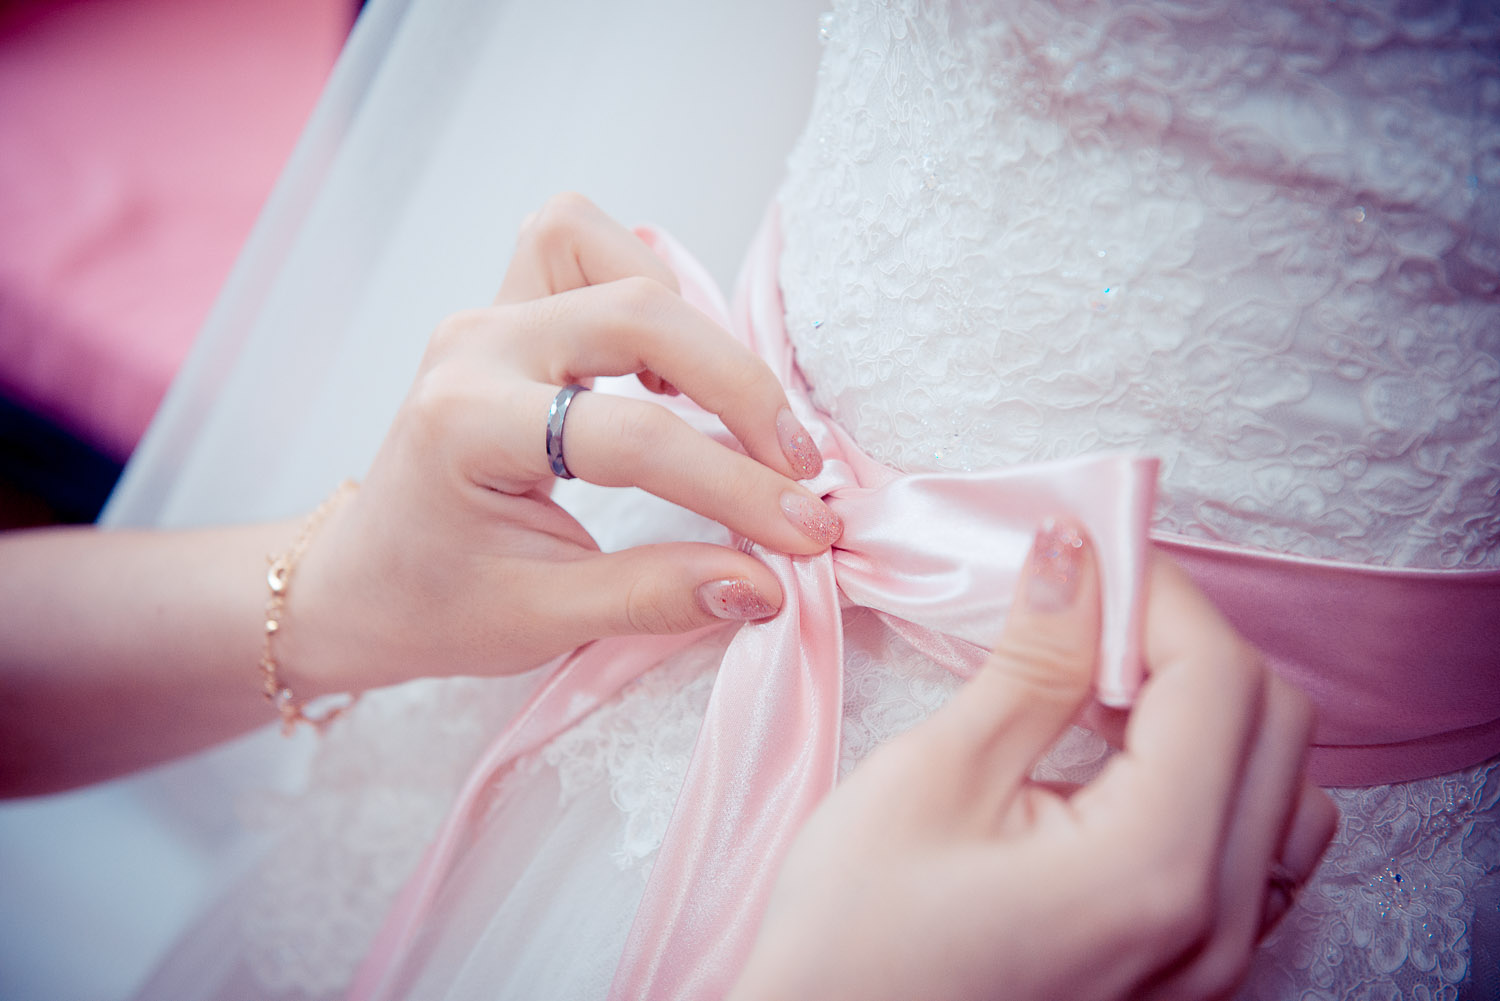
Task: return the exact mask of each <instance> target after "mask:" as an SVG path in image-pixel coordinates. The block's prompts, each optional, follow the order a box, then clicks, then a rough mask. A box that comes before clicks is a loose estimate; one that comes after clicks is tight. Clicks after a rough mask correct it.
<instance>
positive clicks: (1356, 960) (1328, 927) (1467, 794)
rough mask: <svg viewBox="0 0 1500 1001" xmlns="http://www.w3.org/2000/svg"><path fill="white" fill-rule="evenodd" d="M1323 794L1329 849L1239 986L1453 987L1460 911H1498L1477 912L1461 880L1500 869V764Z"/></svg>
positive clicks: (1257, 1000) (1436, 990)
mask: <svg viewBox="0 0 1500 1001" xmlns="http://www.w3.org/2000/svg"><path fill="white" fill-rule="evenodd" d="M1332 795H1333V797H1334V801H1335V802H1336V803H1337V804H1338V806H1339V809H1340V811H1341V812H1342V814H1343V823H1342V824H1341V826H1340V829H1339V832H1338V834H1337V835H1336V836H1335V839H1334V843H1333V846H1332V848H1331V849H1330V851H1329V854H1328V858H1327V860H1326V861H1325V862H1324V864H1323V867H1322V869H1321V870H1319V872H1318V874H1317V876H1316V877H1315V878H1314V879H1313V880H1312V882H1311V883H1310V884H1309V885H1308V886H1307V887H1306V888H1305V889H1304V890H1303V892H1302V894H1301V896H1300V898H1299V899H1298V902H1297V906H1296V907H1295V908H1294V909H1293V910H1292V911H1291V913H1289V914H1288V915H1287V918H1286V921H1285V922H1284V923H1283V924H1282V925H1281V927H1279V928H1278V929H1277V930H1276V931H1275V932H1274V933H1273V934H1272V936H1271V938H1270V939H1269V941H1268V942H1267V943H1266V946H1265V948H1264V949H1262V951H1261V954H1260V956H1259V957H1258V959H1257V963H1256V965H1255V967H1254V968H1253V969H1252V971H1251V977H1250V982H1249V983H1248V985H1247V986H1246V988H1245V991H1244V992H1243V994H1242V997H1244V998H1245V999H1247V1001H1249V999H1254V1001H1262V999H1264V1001H1272V999H1278V998H1284V997H1288V996H1295V997H1302V998H1308V999H1309V1001H1311V999H1321V998H1329V999H1333V998H1397V997H1423V998H1431V999H1439V998H1447V999H1453V998H1457V997H1459V990H1460V989H1461V987H1462V986H1463V985H1464V984H1465V982H1466V981H1467V980H1468V976H1469V973H1470V966H1469V931H1470V923H1471V922H1474V921H1488V922H1491V923H1493V922H1494V921H1495V920H1496V917H1495V915H1492V914H1491V915H1487V916H1486V915H1482V914H1481V915H1476V914H1475V910H1474V905H1473V903H1472V901H1471V900H1470V895H1469V889H1470V888H1471V887H1472V886H1474V885H1475V884H1476V883H1477V882H1478V881H1479V880H1480V879H1482V878H1484V877H1488V876H1493V875H1494V874H1495V873H1496V872H1500V826H1497V821H1500V817H1497V800H1500V772H1497V770H1496V766H1495V765H1494V764H1491V765H1489V766H1486V767H1482V768H1474V769H1469V770H1467V771H1464V772H1460V773H1458V774H1455V775H1445V776H1440V777H1438V778H1433V779H1423V780H1420V781H1417V782H1408V783H1404V784H1401V785H1394V786H1377V787H1375V788H1370V789H1338V790H1333V792H1332ZM1288 985H1298V987H1299V988H1301V989H1304V990H1305V993H1296V994H1294V993H1292V992H1290V991H1289V990H1288ZM1475 996H1477V995H1475Z"/></svg>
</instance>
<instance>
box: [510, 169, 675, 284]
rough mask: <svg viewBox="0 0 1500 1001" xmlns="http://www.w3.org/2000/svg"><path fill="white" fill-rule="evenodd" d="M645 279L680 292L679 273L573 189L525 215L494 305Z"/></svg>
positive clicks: (555, 196)
mask: <svg viewBox="0 0 1500 1001" xmlns="http://www.w3.org/2000/svg"><path fill="white" fill-rule="evenodd" d="M630 277H643V278H649V279H652V280H653V281H656V282H658V283H660V284H661V285H662V286H664V287H666V288H668V289H671V290H672V291H674V292H675V291H676V290H677V277H676V276H675V275H673V274H672V269H671V268H669V267H667V266H666V264H664V263H663V262H662V260H661V258H659V257H657V256H656V254H655V253H653V252H652V250H651V248H650V247H648V246H646V245H645V244H644V243H642V242H641V240H640V239H639V238H638V237H637V236H636V235H635V234H634V233H632V232H630V230H628V229H626V228H625V227H624V226H621V225H620V224H619V223H617V222H615V221H614V220H613V219H611V218H610V217H609V216H607V215H605V214H604V212H602V211H601V210H600V209H599V208H598V206H596V205H595V204H594V203H593V202H591V201H589V200H588V199H587V198H585V197H583V196H582V195H579V194H574V193H572V192H565V193H563V194H560V195H554V196H553V197H552V198H550V199H548V200H547V204H546V205H544V206H542V208H541V209H540V210H539V211H537V212H533V213H532V214H531V215H529V216H527V217H526V220H525V221H524V222H523V223H522V224H521V231H520V233H519V235H518V236H517V238H516V249H515V253H514V254H512V256H511V261H510V266H509V267H508V268H507V269H506V272H505V280H504V282H502V283H501V286H500V293H499V294H498V295H497V296H496V297H495V303H496V305H502V304H506V303H517V302H526V301H529V300H532V299H542V298H545V297H546V296H549V295H556V294H557V293H558V292H566V291H568V290H569V289H575V288H582V287H584V286H585V285H598V284H602V283H605V282H612V281H618V280H619V279H621V278H630Z"/></svg>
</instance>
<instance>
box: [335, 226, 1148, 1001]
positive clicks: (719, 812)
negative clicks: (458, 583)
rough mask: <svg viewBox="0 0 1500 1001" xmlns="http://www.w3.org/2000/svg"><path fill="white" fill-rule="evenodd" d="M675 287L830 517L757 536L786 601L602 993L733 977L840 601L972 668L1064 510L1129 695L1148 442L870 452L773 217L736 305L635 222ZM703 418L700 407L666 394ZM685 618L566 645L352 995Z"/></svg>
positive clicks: (816, 788) (702, 763) (694, 770)
mask: <svg viewBox="0 0 1500 1001" xmlns="http://www.w3.org/2000/svg"><path fill="white" fill-rule="evenodd" d="M641 235H642V237H643V239H646V240H647V242H648V243H649V244H651V245H652V246H653V248H654V249H655V250H656V251H657V253H658V254H660V255H661V256H662V257H664V258H665V259H666V260H667V262H668V263H669V264H670V265H671V266H672V267H673V268H674V270H676V271H677V273H678V277H679V279H680V281H681V284H682V288H683V295H684V297H685V298H686V299H688V301H689V302H692V303H694V304H695V305H697V306H698V307H699V308H700V309H703V310H704V311H705V312H707V313H709V315H711V316H714V317H715V318H716V319H718V320H719V322H720V323H722V324H723V325H725V326H726V327H728V328H729V329H731V330H735V331H736V332H737V333H739V334H740V336H742V337H744V338H745V339H746V340H747V342H748V343H749V344H750V345H751V347H752V348H753V349H755V350H756V351H757V353H759V354H760V356H761V357H762V358H763V359H765V360H766V362H767V363H768V364H769V365H770V366H771V368H772V370H773V371H775V372H776V373H777V374H778V376H779V377H780V378H781V379H782V382H783V385H784V386H785V387H786V389H787V395H788V398H789V400H790V401H791V405H792V407H793V409H794V411H795V412H796V413H797V417H798V418H799V419H800V420H801V421H802V423H803V425H804V427H806V428H807V429H808V431H809V433H810V434H812V435H813V438H814V441H815V442H816V443H817V444H818V447H819V450H820V451H821V452H822V454H823V458H824V465H823V471H822V472H821V473H820V474H819V476H818V477H817V478H816V479H815V480H813V481H811V482H810V483H809V484H808V486H809V487H810V489H812V490H813V492H814V493H820V494H822V495H823V496H824V497H825V499H826V501H827V503H828V504H829V505H830V506H831V507H832V508H833V510H834V511H835V513H837V514H838V515H839V517H840V518H841V519H842V520H843V523H844V535H843V538H842V539H840V540H839V542H838V543H837V544H836V545H835V546H834V547H832V548H831V549H829V550H827V551H825V552H823V553H820V554H818V555H816V556H807V557H794V556H788V555H786V554H784V553H777V552H772V551H770V550H767V549H764V548H762V547H760V546H752V547H751V548H750V551H751V552H752V553H753V555H755V556H756V557H757V558H759V559H760V560H761V561H762V562H764V563H765V564H766V565H767V566H768V567H770V569H771V570H772V572H773V573H775V574H776V576H777V579H778V581H779V582H780V584H781V589H782V594H783V604H782V608H781V611H780V612H779V613H778V614H777V615H776V616H775V617H774V618H772V619H769V620H766V621H763V622H758V623H750V624H747V625H744V626H742V627H740V628H739V630H738V631H737V633H736V634H735V636H734V638H733V639H732V640H731V642H730V644H729V648H728V650H727V652H726V653H725V656H724V660H723V662H722V664H721V665H720V668H719V673H718V677H717V678H716V680H715V683H714V688H713V692H712V695H711V696H710V698H709V704H708V708H707V711H706V713H705V716H704V721H703V726H702V729H701V731H700V733H699V736H698V741H697V745H696V747H695V749H694V752H693V757H692V761H691V763H690V765H689V767H688V774H687V778H686V780H685V782H684V786H683V790H682V793H681V794H680V796H679V798H678V801H677V805H676V808H675V810H674V811H673V814H672V818H671V822H670V823H669V825H668V829H667V833H666V836H665V838H664V840H663V843H662V846H661V850H660V853H659V854H658V857H657V862H656V865H655V867H654V869H653V871H652V874H651V878H650V880H649V882H648V883H647V887H646V891H645V895H644V897H643V899H642V902H641V905H640V908H639V909H638V911H637V913H636V917H635V922H634V924H633V925H632V928H631V933H630V937H629V940H628V941H627V944H626V948H625V953H624V955H623V957H622V959H621V961H620V965H619V967H618V970H617V972H616V976H615V981H614V984H613V986H612V988H611V992H610V996H611V997H612V998H615V999H625V998H629V999H637V998H652V999H664V998H674V999H690V998H691V999H702V998H719V997H722V996H723V995H724V994H725V993H727V991H728V989H729V988H730V986H731V985H732V983H733V978H734V977H735V975H736V974H737V973H738V971H739V969H740V967H741V966H742V965H743V962H744V959H745V957H746V955H747V954H748V952H749V949H750V946H751V944H752V943H753V940H754V936H755V932H756V930H757V927H758V924H759V920H760V916H761V913H762V911H763V910H764V907H765V903H766V898H767V895H768V894H769V892H770V889H771V885H772V882H773V880H774V877H775V874H776V872H777V870H778V869H779V867H780V862H781V859H782V858H783V857H784V856H785V854H786V852H787V850H788V849H789V848H790V846H791V842H792V839H793V838H794V837H795V836H796V834H797V831H798V830H799V829H800V828H801V826H802V823H803V822H804V821H805V820H806V818H807V816H808V814H810V813H811V812H812V810H813V809H814V808H815V807H816V806H817V804H818V803H819V802H820V801H821V800H822V799H823V797H824V796H825V795H826V794H827V793H828V791H829V790H830V789H831V788H832V787H833V784H834V782H835V780H836V778H837V772H838V760H839V738H840V724H841V721H842V714H843V664H844V652H843V609H842V606H843V603H844V602H845V601H847V602H850V603H852V604H855V605H861V606H865V607H868V608H871V609H874V610H875V611H876V612H877V613H878V614H879V615H880V616H881V617H882V619H883V620H884V621H885V622H887V623H888V624H889V625H890V626H891V627H892V629H893V630H894V631H896V632H897V633H898V634H899V635H901V636H902V637H903V638H904V639H906V640H907V641H908V642H910V643H911V644H912V645H914V646H915V647H916V648H917V649H919V650H921V651H923V652H924V653H927V654H928V655H930V656H932V657H934V659H936V660H938V661H939V662H940V663H942V664H943V665H944V666H945V667H947V668H948V669H950V670H952V671H954V672H955V673H957V674H959V675H960V676H964V677H967V676H968V675H969V674H970V673H972V671H973V670H974V669H975V667H977V665H978V664H979V663H980V662H981V661H982V659H983V657H984V656H985V651H986V650H987V648H988V647H989V646H991V645H992V644H993V643H994V641H995V639H996V638H997V637H998V635H999V632H1000V628H1001V626H1002V624H1003V622H1004V618H1005V614H1006V612H1007V610H1008V608H1009V603H1010V600H1011V596H1012V594H1013V593H1014V592H1015V590H1016V583H1017V576H1018V574H1019V572H1020V569H1021V567H1022V565H1023V563H1024V561H1025V557H1026V553H1027V551H1028V549H1029V548H1030V543H1031V539H1032V536H1033V534H1034V532H1035V530H1036V527H1037V526H1038V525H1039V524H1040V523H1041V522H1042V521H1043V520H1044V519H1045V518H1046V517H1047V516H1049V515H1053V514H1058V513H1063V512H1066V513H1068V514H1069V515H1071V516H1072V517H1074V518H1076V519H1077V520H1079V521H1080V522H1082V523H1083V524H1084V525H1085V526H1086V527H1087V528H1088V530H1089V532H1090V534H1091V535H1092V536H1093V539H1094V544H1095V549H1096V551H1097V554H1098V562H1099V566H1100V573H1101V585H1102V595H1103V609H1102V611H1103V621H1102V623H1101V626H1102V630H1103V635H1104V641H1103V645H1102V647H1101V652H1100V664H1101V673H1100V679H1101V680H1100V684H1099V691H1100V695H1101V697H1102V698H1104V699H1105V700H1106V701H1109V702H1112V703H1114V704H1117V705H1118V704H1124V703H1125V702H1126V701H1128V699H1129V698H1130V696H1131V695H1132V694H1133V692H1134V688H1135V685H1136V683H1137V681H1138V679H1139V675H1140V664H1139V644H1138V636H1139V618H1140V608H1139V599H1138V595H1139V593H1140V584H1141V580H1142V576H1143V572H1144V566H1145V558H1146V547H1147V541H1146V532H1147V522H1148V518H1149V516H1150V512H1151V506H1152V502H1153V500H1154V490H1155V482H1156V462H1155V460H1152V459H1146V458H1140V457H1135V456H1127V455H1103V456H1088V457H1085V458H1080V459H1073V460H1068V461H1066V462H1055V463H1047V464H1043V465H1033V466H1022V467H1016V468H1012V469H1006V470H993V471H984V472H974V473H957V474H938V473H934V474H918V475H902V474H900V473H898V472H896V471H895V470H892V469H889V468H887V467H885V466H882V465H880V464H879V463H877V462H875V461H874V460H873V459H871V458H870V457H868V456H867V455H865V454H864V453H863V452H862V451H861V450H860V449H859V448H858V446H857V445H856V444H855V442H854V441H853V440H852V439H851V438H850V437H849V436H848V434H847V433H845V432H844V431H843V429H842V428H840V427H839V426H838V425H837V424H836V423H834V422H832V421H830V420H828V419H826V418H825V417H824V416H823V415H822V414H820V413H819V412H818V411H817V410H816V409H815V408H814V407H813V406H812V405H811V403H810V401H809V397H808V393H807V386H806V383H805V382H804V380H803V379H802V376H801V374H800V373H799V372H798V371H797V370H796V367H795V365H794V364H793V360H792V351H791V346H790V344H789V342H788V341H787V339H786V334H785V330H784V327H783V325H782V307H781V295H780V290H779V288H778V286H777V282H776V276H775V261H776V259H777V257H778V254H779V239H778V236H777V233H776V230H775V221H774V217H773V218H772V219H771V220H769V221H768V223H767V225H766V226H765V227H764V228H763V230H762V232H761V234H760V236H759V238H758V239H757V242H756V245H755V247H754V248H753V249H752V251H751V261H752V265H751V267H750V269H749V270H748V271H747V285H746V286H745V288H743V289H742V294H741V295H740V297H739V299H738V302H739V304H740V308H739V312H738V315H736V316H735V317H734V318H732V319H731V318H730V317H729V316H728V315H727V311H726V309H725V307H724V305H723V300H722V299H721V298H720V297H719V296H718V294H717V291H716V290H715V288H714V286H713V283H712V281H711V280H710V279H709V278H708V276H707V274H706V273H705V272H704V271H703V269H702V267H701V266H700V265H699V264H698V263H697V262H696V261H694V260H693V259H692V258H691V257H690V256H689V255H688V254H687V253H686V251H684V250H683V249H682V248H681V247H679V246H678V245H677V244H675V243H674V242H672V241H671V240H670V239H668V238H667V237H665V236H664V235H662V234H660V233H656V232H653V231H643V232H642V233H641ZM681 415H682V416H684V417H685V418H686V419H689V420H691V421H692V422H693V423H694V424H695V425H697V426H699V427H700V428H702V429H703V430H705V431H706V432H709V433H714V432H715V431H717V432H718V433H720V434H722V433H723V432H722V428H713V427H710V426H709V422H706V421H705V416H706V415H704V414H703V413H702V412H701V411H698V412H697V413H696V414H694V413H692V412H690V411H684V412H682V413H681ZM696 636H697V634H688V635H686V636H662V637H622V638H617V639H610V640H601V641H598V642H595V643H591V644H588V645H587V646H585V647H582V648H580V649H579V650H577V651H575V652H574V653H573V654H571V655H569V656H568V657H566V658H564V659H563V660H562V661H561V662H560V663H559V664H558V665H557V666H556V667H555V669H554V670H553V672H552V673H551V675H550V676H549V677H548V679H547V681H546V682H544V683H543V685H542V686H541V687H540V688H539V689H538V691H537V693H536V694H535V695H533V697H532V699H531V700H530V702H528V704H527V705H526V707H525V708H524V709H523V710H522V712H521V713H520V714H519V716H518V717H517V719H516V720H515V721H514V722H513V723H512V724H511V725H510V726H509V727H508V728H507V729H506V731H505V732H504V733H502V734H501V735H500V737H499V738H497V740H496V741H495V743H494V744H493V745H492V746H491V747H490V748H489V750H488V751H487V752H486V753H485V755H484V756H483V757H482V759H481V760H480V762H479V763H478V765H477V766H476V767H475V769H474V771H473V773H472V774H471V776H470V778H469V781H468V783H467V784H466V785H465V787H464V789H463V790H462V791H461V792H460V794H459V797H458V801H457V804H456V806H455V807H454V810H453V812H452V813H451V814H450V816H449V818H448V820H447V821H446V822H445V824H444V826H443V828H442V830H441V831H440V832H439V834H438V836H437V838H436V840H435V841H434V842H433V844H432V846H431V847H430V848H429V850H428V853H427V856H426V857H425V858H424V859H423V861H422V863H421V864H420V866H419V867H418V870H417V872H416V873H415V874H414V876H413V877H412V879H411V880H410V881H409V882H408V883H407V885H406V887H405V889H404V890H403V891H402V895H401V897H400V899H399V900H398V901H397V903H396V905H395V906H394V907H393V909H392V911H391V914H390V916H389V917H388V918H387V921H386V924H385V926H384V927H383V928H382V929H381V933H380V936H379V937H378V938H377V940H376V943H375V945H374V947H373V948H372V949H371V952H370V954H369V957H368V958H367V959H366V961H365V964H364V965H363V966H362V967H361V969H360V971H359V973H358V975H357V976H356V980H355V983H354V986H353V987H352V988H351V992H350V995H349V996H350V997H351V998H367V997H374V996H378V993H379V992H380V990H381V989H382V986H383V985H384V984H386V983H387V982H388V978H389V977H390V976H391V974H392V973H394V972H395V969H396V967H397V965H398V964H399V962H400V957H401V954H402V952H403V951H404V949H405V947H406V945H407V943H408V942H409V941H410V939H411V936H412V935H413V933H414V932H415V930H416V928H417V925H418V924H419V922H420V920H421V918H422V916H423V915H424V914H425V912H426V911H427V909H428V908H429V907H430V905H431V901H432V899H433V897H434V896H435V894H436V892H437V889H438V887H439V885H440V883H441V881H442V878H443V876H444V874H445V873H446V872H447V871H448V870H449V869H450V868H451V867H452V864H453V862H454V859H455V858H456V856H457V855H458V853H459V852H461V851H463V850H464V849H465V847H466V842H467V838H468V835H469V833H470V832H471V831H472V830H473V829H474V827H475V826H476V824H475V821H476V818H477V816H478V815H479V814H480V812H481V811H482V809H483V807H482V804H483V802H484V800H485V798H486V796H487V791H488V790H490V789H491V788H493V784H494V779H495V777H496V775H497V774H498V773H499V772H500V771H501V770H503V769H504V768H506V767H508V766H509V765H510V764H511V763H512V762H514V761H515V760H516V759H517V758H518V757H520V756H521V755H523V754H525V753H527V752H529V751H531V750H533V749H535V748H537V747H539V746H540V745H541V744H543V743H545V742H546V741H547V740H549V739H551V737H553V736H555V735H556V734H558V733H560V732H562V731H563V730H564V729H566V728H568V727H569V726H572V725H573V724H574V723H575V722H577V721H578V720H579V719H581V718H582V717H583V716H584V715H586V714H587V713H589V712H592V711H593V710H594V709H595V708H597V707H598V706H600V705H602V704H603V703H604V702H605V701H607V700H608V699H609V698H611V697H612V696H613V695H614V694H615V693H616V692H618V691H619V689H620V688H622V687H623V686H624V685H625V684H627V683H628V682H629V681H631V680H632V679H634V678H636V677H638V676H639V675H640V674H642V673H644V672H645V671H646V670H649V669H650V668H651V667H653V666H655V665H656V664H658V663H660V662H661V661H662V660H664V659H665V658H666V657H668V656H670V655H671V654H672V653H674V652H675V651H677V650H678V649H681V648H682V647H684V646H686V645H687V644H689V643H691V642H693V641H694V639H695V638H696Z"/></svg>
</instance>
